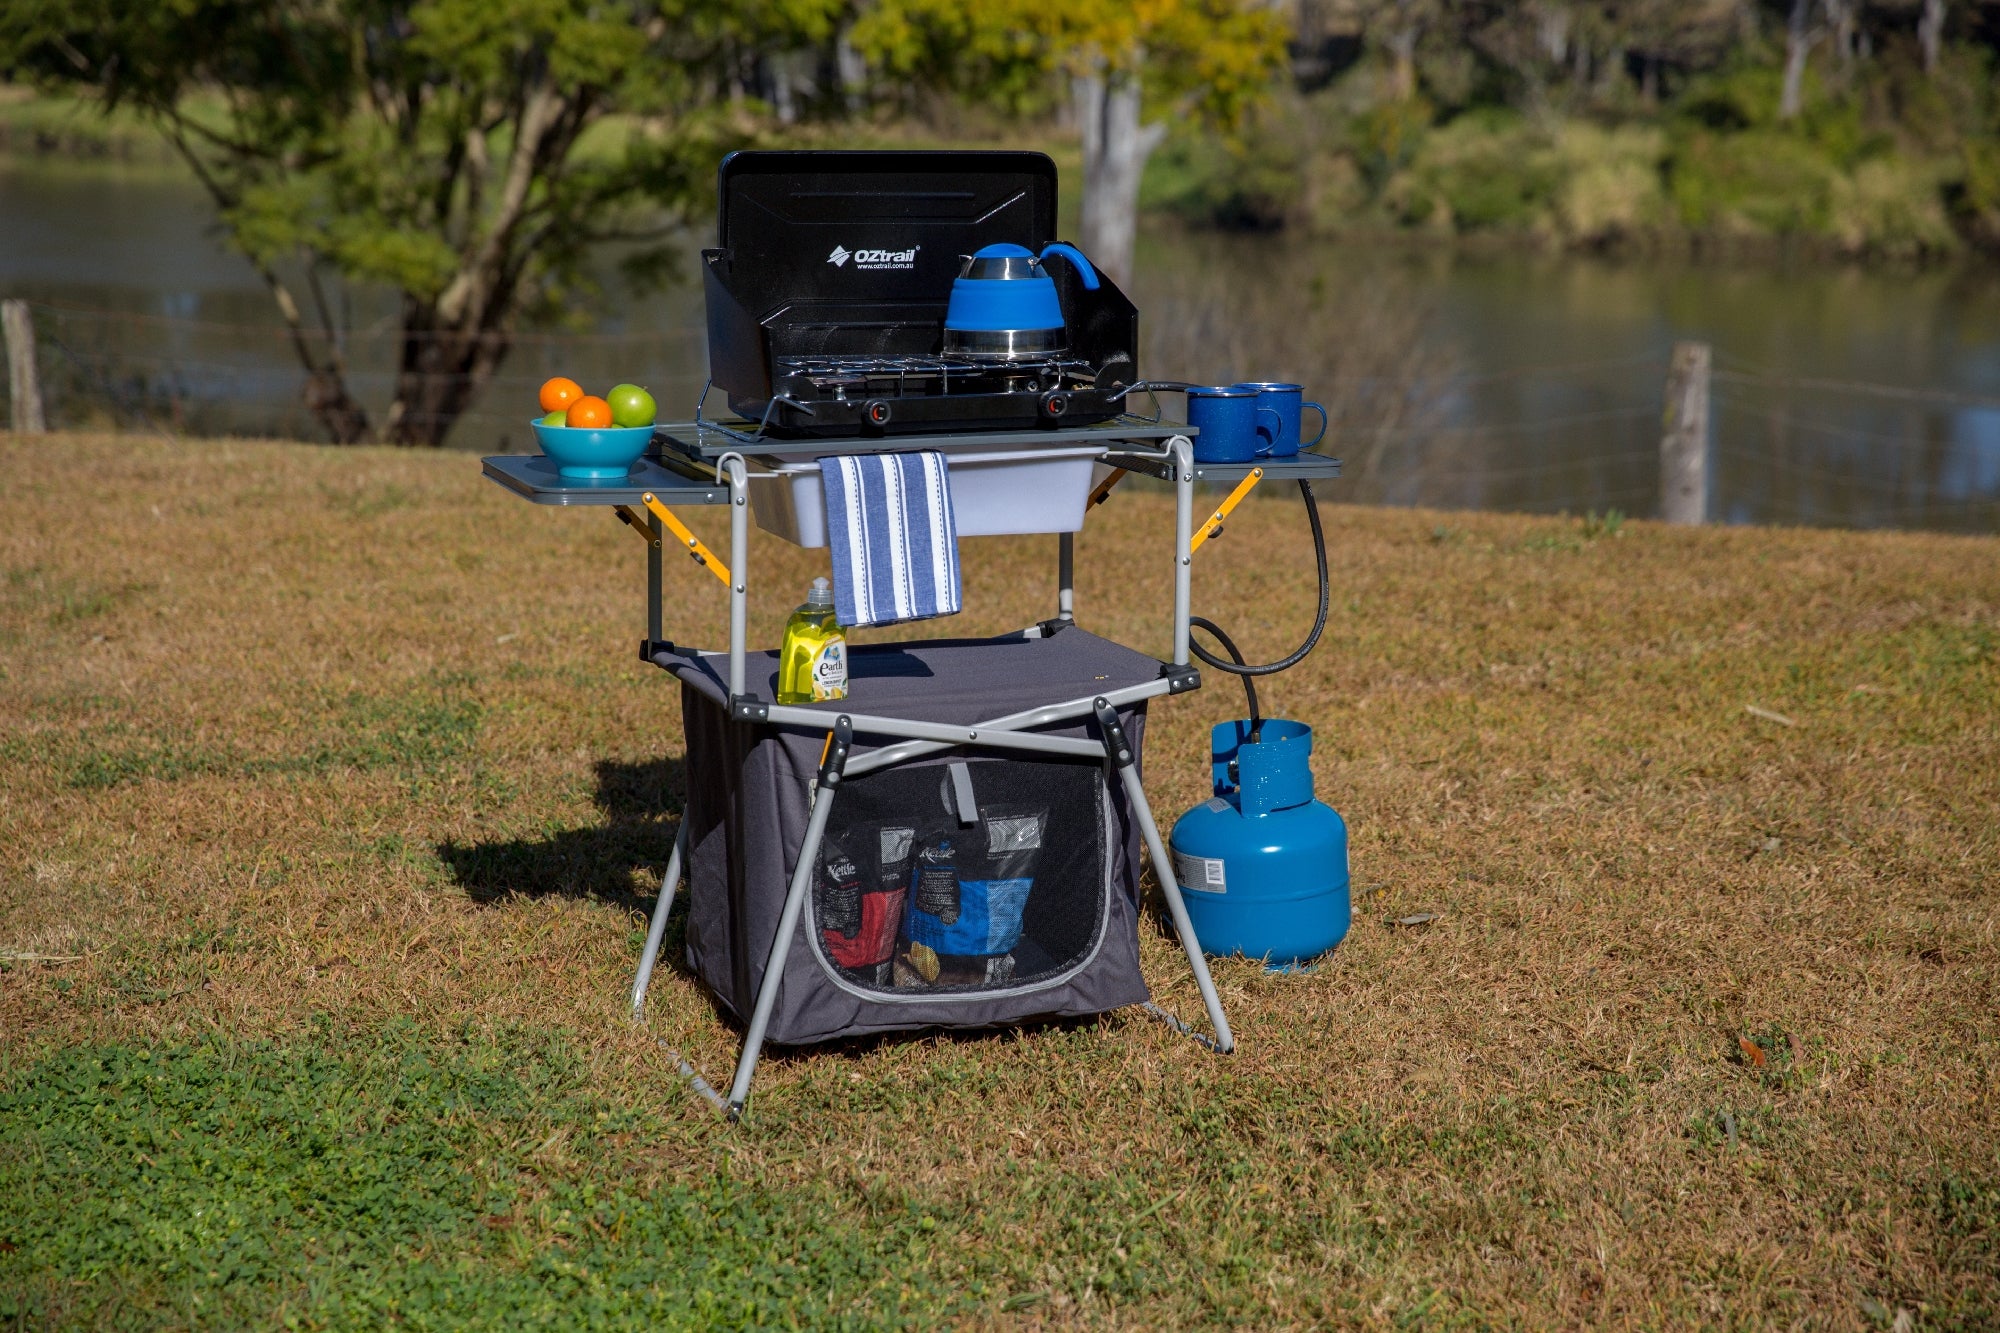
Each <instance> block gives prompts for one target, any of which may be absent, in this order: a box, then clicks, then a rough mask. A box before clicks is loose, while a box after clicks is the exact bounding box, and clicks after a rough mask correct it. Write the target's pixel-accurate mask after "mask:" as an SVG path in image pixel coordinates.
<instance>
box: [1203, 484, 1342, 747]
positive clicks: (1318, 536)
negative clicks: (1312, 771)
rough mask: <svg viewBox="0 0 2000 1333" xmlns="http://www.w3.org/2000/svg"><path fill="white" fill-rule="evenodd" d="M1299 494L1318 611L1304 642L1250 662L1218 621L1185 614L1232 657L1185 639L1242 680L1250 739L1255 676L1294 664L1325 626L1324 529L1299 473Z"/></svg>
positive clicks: (1257, 720) (1254, 732)
mask: <svg viewBox="0 0 2000 1333" xmlns="http://www.w3.org/2000/svg"><path fill="white" fill-rule="evenodd" d="M1299 494H1300V495H1302V496H1303V497H1305V502H1306V522H1308V523H1309V524H1311V525H1312V539H1313V561H1314V563H1315V565H1316V566H1317V568H1318V572H1319V614H1318V615H1317V616H1315V617H1313V627H1312V630H1311V632H1309V633H1308V634H1307V635H1306V640H1305V642H1304V643H1302V644H1300V645H1299V646H1298V647H1297V648H1296V649H1295V650H1293V651H1292V652H1289V653H1287V654H1285V656H1283V657H1281V658H1279V659H1278V660H1277V661H1275V662H1264V663H1261V664H1259V665H1256V666H1252V665H1250V664H1249V663H1246V662H1245V661H1244V660H1243V654H1242V653H1240V652H1238V651H1237V648H1236V644H1235V641H1234V640H1232V639H1231V638H1230V637H1229V635H1227V634H1226V633H1224V632H1223V629H1222V627H1221V626H1220V625H1218V624H1216V623H1215V622H1214V621H1212V620H1210V619H1208V618H1207V617H1205V616H1189V617H1188V624H1189V625H1190V626H1192V627H1193V628H1195V629H1201V630H1206V631H1207V632H1208V633H1210V634H1213V635H1214V636H1215V638H1216V640H1217V641H1218V642H1219V643H1221V644H1222V646H1223V648H1224V649H1226V650H1227V651H1228V653H1229V656H1230V657H1232V658H1234V659H1235V660H1234V661H1233V662H1226V661H1224V660H1223V659H1222V658H1220V657H1217V656H1216V655H1215V654H1214V653H1211V652H1210V651H1208V649H1206V648H1204V647H1202V646H1201V645H1200V644H1198V643H1196V642H1194V641H1193V640H1192V639H1190V640H1189V641H1188V647H1189V648H1190V649H1192V650H1193V652H1194V655H1195V656H1196V657H1199V658H1200V659H1201V660H1202V661H1203V662H1205V663H1207V664H1208V665H1209V666H1212V667H1214V668H1215V669H1216V670H1217V671H1226V672H1228V673H1229V674H1230V675H1232V676H1236V677H1238V678H1239V679H1241V680H1242V682H1243V693H1244V694H1245V695H1246V696H1248V698H1249V701H1250V739H1251V740H1252V741H1253V742H1254V741H1258V740H1261V739H1262V734H1263V730H1264V716H1263V713H1262V712H1261V711H1260V710H1259V709H1258V707H1257V685H1256V677H1258V676H1274V675H1276V674H1277V673H1278V672H1280V671H1288V670H1290V669H1291V668H1292V667H1295V666H1297V665H1298V664H1299V663H1300V662H1301V661H1303V660H1304V659H1305V655H1306V654H1307V653H1309V652H1311V651H1312V650H1313V648H1314V647H1315V646H1316V645H1317V644H1318V643H1319V636H1320V634H1321V633H1322V632H1323V631H1324V630H1325V629H1326V610H1327V603H1328V602H1329V600H1330V599H1331V596H1332V589H1331V588H1330V587H1329V586H1328V584H1327V579H1326V531H1325V529H1323V528H1322V527H1321V526H1320V521H1319V504H1318V502H1317V501H1315V500H1314V499H1313V488H1312V483H1311V482H1309V481H1307V480H1305V479H1304V478H1303V477H1302V478H1300V479H1299Z"/></svg>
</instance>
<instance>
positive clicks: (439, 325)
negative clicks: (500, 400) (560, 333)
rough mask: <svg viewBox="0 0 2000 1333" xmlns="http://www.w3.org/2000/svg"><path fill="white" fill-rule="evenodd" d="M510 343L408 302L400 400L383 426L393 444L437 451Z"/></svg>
mask: <svg viewBox="0 0 2000 1333" xmlns="http://www.w3.org/2000/svg"><path fill="white" fill-rule="evenodd" d="M511 345H512V344H511V340H510V339H509V338H508V336H507V335H506V333H504V332H502V331H501V330H499V329H494V328H472V329H463V328H454V327H452V326H451V325H450V324H449V323H447V322H445V321H443V320H441V319H440V318H439V315H438V311H437V307H436V306H434V305H431V304H428V303H426V302H421V301H418V300H416V299H415V298H413V297H405V298H404V299H403V350H402V355H401V358H400V364H399V365H398V366H397V370H396V400H395V402H393V403H391V404H390V405H389V413H388V416H387V418H386V419H385V420H384V421H383V423H382V439H383V441H384V442H385V443H388V444H401V445H412V446H418V447H423V448H431V449H435V448H437V447H439V446H440V445H442V444H443V443H444V440H445V436H446V435H448V434H449V433H450V432H451V427H452V423H453V422H455V421H457V420H458V418H459V416H460V415H461V414H463V413H464V412H465V411H466V409H468V408H469V407H471V406H472V401H473V399H475V398H477V397H478V396H479V391H480V390H481V389H483V388H485V387H486V384H487V382H488V381H489V380H491V379H492V378H493V374H494V372H495V371H497V370H499V369H500V363H501V362H502V361H504V360H506V358H507V352H508V349H509V348H510V346H511Z"/></svg>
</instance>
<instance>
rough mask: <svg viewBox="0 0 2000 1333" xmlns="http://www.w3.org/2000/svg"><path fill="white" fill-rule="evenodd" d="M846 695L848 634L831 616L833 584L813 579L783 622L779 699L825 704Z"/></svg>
mask: <svg viewBox="0 0 2000 1333" xmlns="http://www.w3.org/2000/svg"><path fill="white" fill-rule="evenodd" d="M846 697H847V635H846V634H844V633H843V632H842V631H841V628H840V622H838V621H837V620H835V619H834V618H833V585H832V584H831V583H828V582H827V581H826V580H825V579H814V580H813V582H812V587H811V589H810V590H808V591H807V593H806V600H805V601H804V602H803V603H801V604H800V606H799V609H798V610H796V611H794V612H792V618H791V619H790V620H788V621H786V622H785V643H784V647H783V648H781V649H780V650H779V653H778V702H779V703H781V704H815V703H825V702H827V701H828V700H831V699H845V698H846Z"/></svg>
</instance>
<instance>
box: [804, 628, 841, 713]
mask: <svg viewBox="0 0 2000 1333" xmlns="http://www.w3.org/2000/svg"><path fill="white" fill-rule="evenodd" d="M807 674H808V675H809V676H810V677H811V678H812V696H813V701H814V702H815V703H823V702H826V701H828V700H833V699H845V698H846V697H847V641H846V640H845V639H843V638H839V637H835V638H831V639H828V640H827V641H826V642H825V643H823V644H821V645H820V646H819V648H818V649H817V650H816V651H815V652H814V653H813V656H812V665H811V666H810V667H809V668H808V672H807Z"/></svg>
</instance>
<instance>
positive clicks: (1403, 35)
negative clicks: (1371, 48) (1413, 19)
mask: <svg viewBox="0 0 2000 1333" xmlns="http://www.w3.org/2000/svg"><path fill="white" fill-rule="evenodd" d="M1417 36H1418V31H1417V25H1416V24H1414V23H1408V24H1405V25H1404V26H1402V27H1400V28H1398V29H1396V30H1395V31H1394V32H1392V33H1390V34H1389V36H1388V38H1387V40H1385V41H1384V42H1383V45H1384V46H1386V47H1388V48H1389V91H1390V92H1391V93H1392V94H1393V95H1394V96H1395V99H1396V100H1397V101H1398V102H1407V101H1409V100H1410V99H1411V98H1413V97H1415V96H1416V95H1417Z"/></svg>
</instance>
